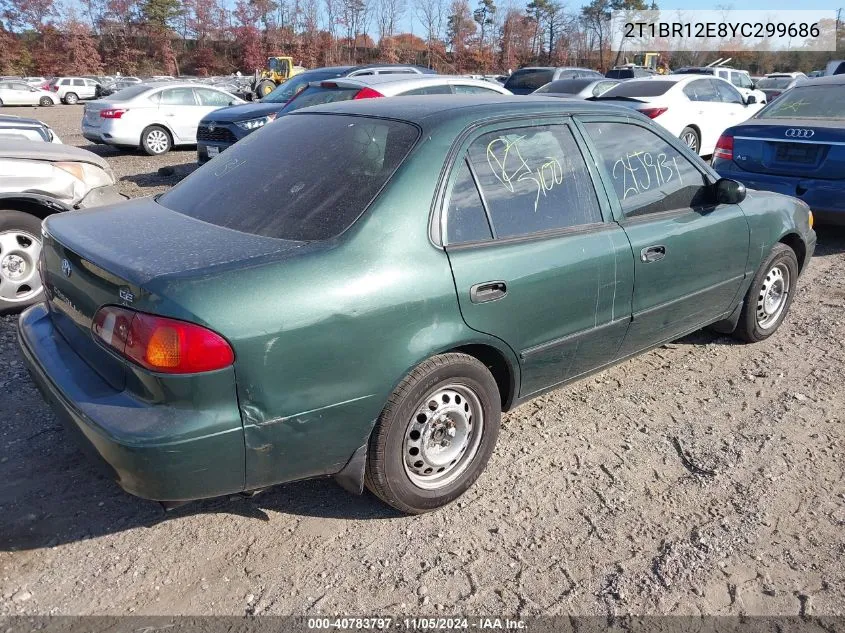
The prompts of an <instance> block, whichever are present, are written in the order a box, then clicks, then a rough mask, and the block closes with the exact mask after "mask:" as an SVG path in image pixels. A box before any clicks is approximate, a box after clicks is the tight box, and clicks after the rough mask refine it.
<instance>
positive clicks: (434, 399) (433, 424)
mask: <svg viewBox="0 0 845 633" xmlns="http://www.w3.org/2000/svg"><path fill="white" fill-rule="evenodd" d="M483 432H484V413H483V409H482V407H481V401H480V400H479V398H478V396H477V395H476V394H475V392H474V391H473V390H472V389H470V388H469V387H466V386H464V385H458V384H450V385H446V386H445V387H440V388H439V389H437V390H436V391H434V392H433V393H431V394H430V395H429V396H427V397H426V398H424V399H423V402H422V403H421V404H420V406H419V408H418V409H417V411H416V413H414V415H413V416H412V417H411V419H410V421H409V422H408V426H407V428H406V429H405V444H404V448H405V450H404V453H405V455H404V457H405V472H406V473H407V475H408V478H409V479H410V480H411V481H412V482H413V484H414V485H415V486H417V487H418V488H422V489H423V490H437V489H438V488H443V487H445V486H448V485H449V484H450V483H452V482H453V481H455V479H457V478H458V477H460V476H461V474H462V473H463V472H464V471H465V470H466V468H467V466H468V465H469V464H470V462H472V460H473V458H474V457H475V454H476V452H477V451H478V445H479V444H480V443H481V435H482V434H483Z"/></svg>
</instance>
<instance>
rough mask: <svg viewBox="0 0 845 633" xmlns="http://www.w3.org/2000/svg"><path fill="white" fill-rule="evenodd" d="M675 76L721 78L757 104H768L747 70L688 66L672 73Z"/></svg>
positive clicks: (766, 98)
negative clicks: (753, 99)
mask: <svg viewBox="0 0 845 633" xmlns="http://www.w3.org/2000/svg"><path fill="white" fill-rule="evenodd" d="M672 74H673V75H710V76H711V77H719V78H720V79H724V80H725V81H728V82H730V83H732V84H733V86H734V88H736V89H737V90H739V94H741V95H742V96H743V97H745V98H748V97H751V96H753V97H754V98H755V99H757V103H767V102H768V97H767V96H766V93H765V92H763V91H762V90H758V89H757V87H756V86H755V85H754V82H753V81H752V80H751V75H750V73H749V72H748V71H747V70H737V69H736V68H729V67H727V66H688V67H685V68H679V69H678V70H675V71H673V72H672Z"/></svg>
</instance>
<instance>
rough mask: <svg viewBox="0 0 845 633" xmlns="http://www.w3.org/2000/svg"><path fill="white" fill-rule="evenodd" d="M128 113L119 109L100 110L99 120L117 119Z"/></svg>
mask: <svg viewBox="0 0 845 633" xmlns="http://www.w3.org/2000/svg"><path fill="white" fill-rule="evenodd" d="M127 112H129V110H120V109H113V110H112V109H109V110H100V118H101V119H119V118H120V117H122V116H123V115H124V114H126V113H127Z"/></svg>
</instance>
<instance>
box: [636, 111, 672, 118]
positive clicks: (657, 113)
mask: <svg viewBox="0 0 845 633" xmlns="http://www.w3.org/2000/svg"><path fill="white" fill-rule="evenodd" d="M668 109H669V108H643V109H642V110H640V112H642V113H643V114H644V115H646V116H647V117H648V118H649V119H656V118H657V117H659V116H660V115H661V114H663V113H664V112H666V110H668Z"/></svg>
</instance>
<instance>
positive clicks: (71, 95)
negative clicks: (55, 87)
mask: <svg viewBox="0 0 845 633" xmlns="http://www.w3.org/2000/svg"><path fill="white" fill-rule="evenodd" d="M64 101H65V103H66V104H67V105H75V104H76V103H77V102H78V101H79V97H78V96H77V94H76V93H75V92H68V93H67V94H66V95H65V99H64Z"/></svg>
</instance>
